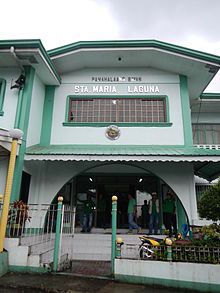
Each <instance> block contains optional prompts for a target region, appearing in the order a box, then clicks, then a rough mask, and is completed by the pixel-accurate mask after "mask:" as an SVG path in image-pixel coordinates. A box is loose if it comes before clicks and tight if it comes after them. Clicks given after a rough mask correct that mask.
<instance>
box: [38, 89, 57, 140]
mask: <svg viewBox="0 0 220 293" xmlns="http://www.w3.org/2000/svg"><path fill="white" fill-rule="evenodd" d="M54 94H55V86H53V85H48V86H46V87H45V98H44V110H43V118H42V127H41V138H40V145H42V146H47V145H49V144H50V138H51V129H52V119H53V106H54Z"/></svg>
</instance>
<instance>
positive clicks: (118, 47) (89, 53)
mask: <svg viewBox="0 0 220 293" xmlns="http://www.w3.org/2000/svg"><path fill="white" fill-rule="evenodd" d="M48 54H49V56H50V57H51V59H52V60H53V62H54V64H55V66H56V68H57V70H58V72H59V73H60V74H65V73H68V72H71V71H75V70H80V69H84V68H120V69H123V68H140V67H142V68H149V67H151V68H156V69H159V70H162V71H167V72H171V73H174V74H180V75H185V76H187V77H188V87H189V94H190V97H191V98H198V97H199V96H200V95H201V94H202V92H203V91H204V89H205V88H206V87H207V86H208V84H209V83H210V81H211V80H212V78H213V77H214V76H215V74H216V73H217V71H218V70H219V68H220V57H219V56H216V55H213V54H208V53H205V52H202V51H197V50H192V49H188V48H184V47H181V46H177V45H173V44H169V43H165V42H160V41H157V40H140V41H138V40H129V41H96V42H93V41H90V42H77V43H73V44H70V45H66V46H62V47H59V48H56V49H53V50H49V51H48Z"/></svg>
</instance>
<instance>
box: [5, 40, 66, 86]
mask: <svg viewBox="0 0 220 293" xmlns="http://www.w3.org/2000/svg"><path fill="white" fill-rule="evenodd" d="M12 47H13V49H14V52H15V54H16V56H17V59H18V62H19V63H20V64H21V66H32V67H33V68H35V70H36V72H37V73H38V75H39V76H40V77H41V79H42V81H43V82H44V83H45V84H47V85H59V84H60V83H61V77H60V75H59V74H58V72H57V70H56V68H55V66H54V64H53V62H52V61H51V59H50V57H49V55H48V53H47V51H46V50H45V48H44V46H43V44H42V43H41V41H40V40H38V39H36V40H1V41H0V67H2V68H4V67H7V68H8V67H17V66H18V64H17V62H16V60H14V58H13V56H12V54H11V48H12Z"/></svg>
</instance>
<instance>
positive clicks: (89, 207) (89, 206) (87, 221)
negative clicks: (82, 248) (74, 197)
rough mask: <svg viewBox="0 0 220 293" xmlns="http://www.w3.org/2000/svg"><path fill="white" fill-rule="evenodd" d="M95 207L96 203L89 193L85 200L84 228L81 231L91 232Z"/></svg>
mask: <svg viewBox="0 0 220 293" xmlns="http://www.w3.org/2000/svg"><path fill="white" fill-rule="evenodd" d="M94 208H95V204H94V202H93V201H92V199H91V195H90V194H89V193H87V199H86V200H85V201H83V228H82V230H81V232H91V228H92V221H93V210H94Z"/></svg>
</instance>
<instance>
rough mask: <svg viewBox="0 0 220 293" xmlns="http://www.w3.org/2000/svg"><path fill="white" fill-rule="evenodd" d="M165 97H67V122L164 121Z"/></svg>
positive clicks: (165, 113) (165, 118)
mask: <svg viewBox="0 0 220 293" xmlns="http://www.w3.org/2000/svg"><path fill="white" fill-rule="evenodd" d="M166 107H167V105H166V99H165V97H157V98H118V97H115V98H114V97H111V98H73V97H70V99H69V111H68V122H75V123H164V122H168V121H167V112H166Z"/></svg>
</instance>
